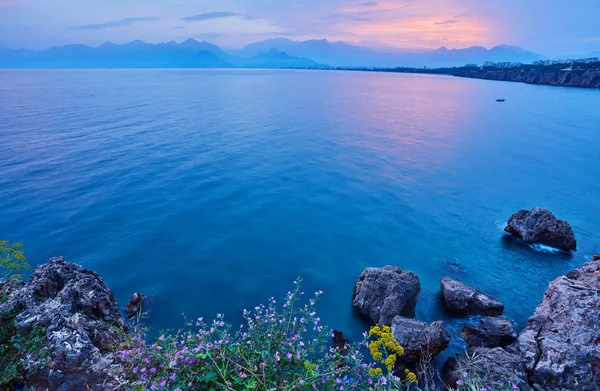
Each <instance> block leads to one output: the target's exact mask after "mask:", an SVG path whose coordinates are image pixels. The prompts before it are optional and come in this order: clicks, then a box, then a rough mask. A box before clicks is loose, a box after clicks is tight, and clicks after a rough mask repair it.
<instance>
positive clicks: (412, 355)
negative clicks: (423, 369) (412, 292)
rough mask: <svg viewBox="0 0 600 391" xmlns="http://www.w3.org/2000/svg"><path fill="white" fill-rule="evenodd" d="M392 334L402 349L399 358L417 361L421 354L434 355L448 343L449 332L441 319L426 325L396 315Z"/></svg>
mask: <svg viewBox="0 0 600 391" xmlns="http://www.w3.org/2000/svg"><path fill="white" fill-rule="evenodd" d="M392 334H393V335H394V338H395V339H396V341H398V343H399V344H400V346H402V348H403V349H404V355H403V356H402V357H400V359H401V360H403V361H406V362H418V361H419V358H420V357H421V356H423V355H429V356H431V357H432V356H435V355H437V354H438V353H440V352H441V351H443V350H445V349H446V348H447V347H448V345H450V333H448V330H446V326H445V325H444V322H441V321H439V322H433V323H432V324H430V325H428V324H427V323H424V322H419V321H418V320H414V319H408V318H403V317H402V316H396V317H395V318H394V320H392Z"/></svg>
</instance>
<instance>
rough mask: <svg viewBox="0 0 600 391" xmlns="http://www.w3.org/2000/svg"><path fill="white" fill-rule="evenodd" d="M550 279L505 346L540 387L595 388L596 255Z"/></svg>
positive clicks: (599, 333)
mask: <svg viewBox="0 0 600 391" xmlns="http://www.w3.org/2000/svg"><path fill="white" fill-rule="evenodd" d="M594 259H595V260H593V261H591V262H588V263H586V264H585V265H583V266H582V267H581V268H579V269H576V270H573V271H571V272H570V273H568V274H567V275H566V276H562V277H559V278H557V279H556V280H554V281H552V282H551V283H550V285H549V287H548V290H547V291H546V293H545V294H544V298H543V299H542V302H541V303H540V305H539V306H538V307H537V309H536V310H535V314H534V315H533V316H532V317H531V318H530V319H529V322H528V323H527V325H526V326H525V328H524V329H523V331H522V332H521V333H520V334H519V338H518V340H517V342H516V343H515V344H514V345H512V346H511V347H510V348H509V349H510V350H511V351H513V352H515V353H518V354H520V355H522V356H523V357H524V359H525V362H526V370H527V372H528V374H529V381H530V383H531V384H533V385H534V388H536V387H537V388H536V389H541V390H545V391H565V390H569V391H571V390H572V391H575V390H577V391H593V390H600V295H599V292H600V255H596V256H595V257H594Z"/></svg>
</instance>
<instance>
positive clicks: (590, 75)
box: [450, 68, 600, 88]
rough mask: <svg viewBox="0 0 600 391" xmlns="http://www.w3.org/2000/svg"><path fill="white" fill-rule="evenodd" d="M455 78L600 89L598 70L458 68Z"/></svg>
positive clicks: (454, 73)
mask: <svg viewBox="0 0 600 391" xmlns="http://www.w3.org/2000/svg"><path fill="white" fill-rule="evenodd" d="M450 74H452V75H453V76H459V77H469V78H474V79H486V80H499V81H515V82H520V83H527V84H546V85H553V86H568V87H585V88H600V71H597V70H588V71H584V70H572V71H568V70H555V71H539V70H535V69H530V70H524V69H495V70H487V69H478V68H456V69H454V70H453V71H452V72H450Z"/></svg>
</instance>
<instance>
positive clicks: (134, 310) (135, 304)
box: [125, 293, 145, 319]
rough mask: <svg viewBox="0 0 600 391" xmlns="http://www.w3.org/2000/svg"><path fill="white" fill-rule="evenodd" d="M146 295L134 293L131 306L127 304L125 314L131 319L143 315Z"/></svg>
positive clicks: (130, 301)
mask: <svg viewBox="0 0 600 391" xmlns="http://www.w3.org/2000/svg"><path fill="white" fill-rule="evenodd" d="M144 299H145V297H144V295H142V294H141V293H134V294H133V295H131V299H130V300H129V304H127V308H125V314H126V315H127V317H128V318H129V319H131V318H133V317H135V316H138V315H140V314H141V313H142V305H143V304H144Z"/></svg>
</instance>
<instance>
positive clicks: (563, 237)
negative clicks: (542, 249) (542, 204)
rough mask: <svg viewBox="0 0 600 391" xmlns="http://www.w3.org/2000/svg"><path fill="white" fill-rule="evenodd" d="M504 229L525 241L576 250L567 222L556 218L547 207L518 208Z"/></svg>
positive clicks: (560, 248) (565, 249) (564, 249)
mask: <svg viewBox="0 0 600 391" xmlns="http://www.w3.org/2000/svg"><path fill="white" fill-rule="evenodd" d="M504 230H505V231H506V232H508V233H509V234H511V235H513V236H516V237H518V238H520V239H522V240H523V241H524V242H526V243H541V244H545V245H548V246H551V247H554V248H557V249H559V250H563V251H577V241H576V240H575V234H574V233H573V229H571V226H570V225H569V223H567V222H566V221H562V220H558V219H557V218H556V217H554V215H553V214H552V213H551V212H550V211H549V210H548V209H544V208H534V209H532V210H531V211H528V210H520V211H518V212H517V213H515V214H514V215H512V216H511V218H510V219H509V220H508V224H507V226H506V228H504Z"/></svg>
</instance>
